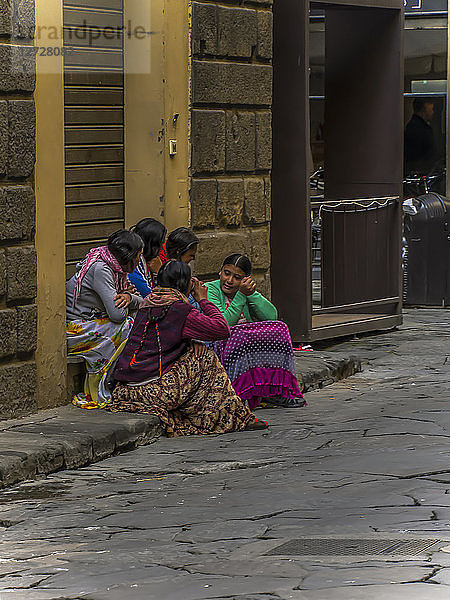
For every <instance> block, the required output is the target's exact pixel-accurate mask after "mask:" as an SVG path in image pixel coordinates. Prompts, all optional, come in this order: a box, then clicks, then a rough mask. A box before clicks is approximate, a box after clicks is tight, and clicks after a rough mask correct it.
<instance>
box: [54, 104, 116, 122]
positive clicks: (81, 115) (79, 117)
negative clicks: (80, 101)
mask: <svg viewBox="0 0 450 600" xmlns="http://www.w3.org/2000/svg"><path fill="white" fill-rule="evenodd" d="M64 123H65V124H66V125H84V124H86V125H90V124H94V125H100V124H110V125H114V124H122V123H123V110H122V109H121V108H78V107H71V108H67V107H66V108H65V109H64Z"/></svg>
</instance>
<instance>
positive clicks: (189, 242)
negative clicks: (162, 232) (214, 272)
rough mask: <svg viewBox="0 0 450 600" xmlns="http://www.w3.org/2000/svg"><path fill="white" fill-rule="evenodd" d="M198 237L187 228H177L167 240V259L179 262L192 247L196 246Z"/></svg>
mask: <svg viewBox="0 0 450 600" xmlns="http://www.w3.org/2000/svg"><path fill="white" fill-rule="evenodd" d="M198 242H199V239H198V237H197V236H196V235H195V233H194V232H193V231H191V230H190V229H188V228H187V227H178V229H175V231H172V233H171V234H170V235H169V237H168V238H167V243H166V252H167V258H173V259H175V260H179V259H180V258H181V257H182V256H183V254H185V253H186V252H187V251H188V250H190V249H191V248H192V247H193V246H197V245H198Z"/></svg>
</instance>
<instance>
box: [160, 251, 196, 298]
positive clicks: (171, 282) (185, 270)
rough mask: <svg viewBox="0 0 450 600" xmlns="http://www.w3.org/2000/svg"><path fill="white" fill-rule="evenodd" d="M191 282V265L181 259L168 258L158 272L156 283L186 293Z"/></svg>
mask: <svg viewBox="0 0 450 600" xmlns="http://www.w3.org/2000/svg"><path fill="white" fill-rule="evenodd" d="M190 283H191V267H190V266H189V265H188V264H187V263H184V262H182V261H181V260H169V261H167V262H166V263H164V264H163V266H162V267H161V268H160V270H159V272H158V285H159V286H161V287H164V288H174V289H175V290H180V292H182V293H183V294H185V295H187V294H188V292H189V284H190Z"/></svg>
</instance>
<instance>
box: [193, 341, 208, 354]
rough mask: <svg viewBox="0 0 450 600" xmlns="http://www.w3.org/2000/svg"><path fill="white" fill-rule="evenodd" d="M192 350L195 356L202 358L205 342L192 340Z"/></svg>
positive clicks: (205, 348) (205, 350) (206, 349)
mask: <svg viewBox="0 0 450 600" xmlns="http://www.w3.org/2000/svg"><path fill="white" fill-rule="evenodd" d="M192 350H193V351H194V354H195V356H196V357H197V358H202V357H203V356H205V354H206V352H207V351H208V348H207V347H206V346H205V344H201V343H200V342H192Z"/></svg>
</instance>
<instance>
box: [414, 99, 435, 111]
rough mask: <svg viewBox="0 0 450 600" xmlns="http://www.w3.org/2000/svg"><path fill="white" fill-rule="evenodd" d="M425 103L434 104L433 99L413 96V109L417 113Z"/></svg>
mask: <svg viewBox="0 0 450 600" xmlns="http://www.w3.org/2000/svg"><path fill="white" fill-rule="evenodd" d="M425 104H434V102H433V100H427V98H414V101H413V111H414V112H415V113H418V112H420V111H422V110H423V109H424V108H425Z"/></svg>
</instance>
